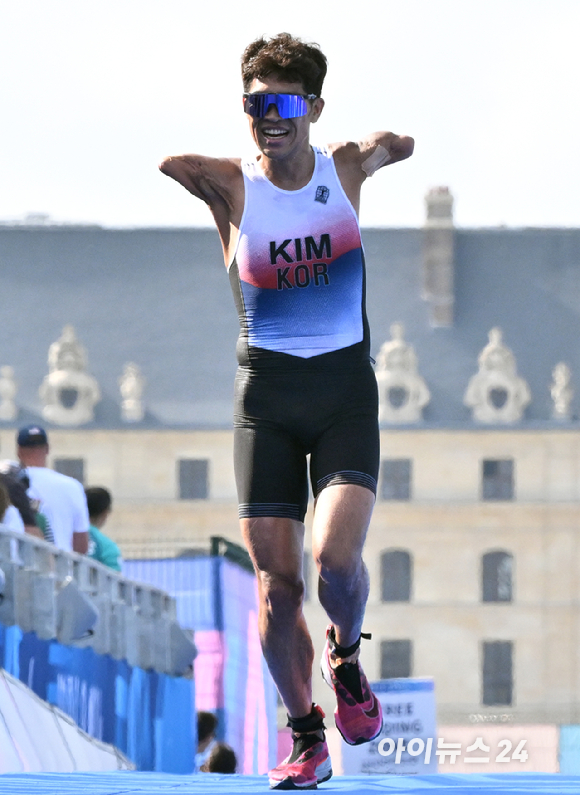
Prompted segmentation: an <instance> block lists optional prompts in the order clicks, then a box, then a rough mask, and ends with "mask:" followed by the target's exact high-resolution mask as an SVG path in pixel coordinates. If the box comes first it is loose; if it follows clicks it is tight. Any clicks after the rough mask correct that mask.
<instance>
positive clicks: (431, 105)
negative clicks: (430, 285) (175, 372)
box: [0, 0, 580, 227]
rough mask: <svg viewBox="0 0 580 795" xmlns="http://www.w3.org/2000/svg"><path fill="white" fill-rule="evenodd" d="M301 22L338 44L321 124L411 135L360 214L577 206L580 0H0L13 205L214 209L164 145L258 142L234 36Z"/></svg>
mask: <svg viewBox="0 0 580 795" xmlns="http://www.w3.org/2000/svg"><path fill="white" fill-rule="evenodd" d="M281 31H288V32H290V33H292V34H294V35H297V36H300V37H302V38H304V39H306V40H308V41H315V42H317V43H318V44H320V46H321V47H322V50H323V51H324V53H325V54H326V55H327V57H328V61H329V71H328V77H327V80H326V83H325V88H324V92H323V96H324V98H325V100H326V106H325V109H324V112H323V115H322V117H321V119H320V121H319V122H318V124H317V125H315V126H314V127H313V128H312V135H311V140H312V142H313V143H327V142H331V141H340V140H358V139H359V138H362V137H363V136H365V135H367V134H368V133H371V132H374V131H377V130H392V131H393V132H396V133H400V134H406V135H411V136H413V138H415V142H416V144H415V154H414V155H413V157H412V158H411V159H410V160H408V161H405V162H403V163H398V164H394V165H392V166H389V167H387V168H385V169H383V170H381V171H379V172H378V173H377V174H375V175H374V176H373V177H372V179H369V180H367V182H366V183H365V186H364V188H363V198H362V203H361V224H362V225H363V226H391V227H409V226H411V227H413V226H420V225H421V224H422V222H423V219H424V213H425V210H424V196H425V193H426V192H427V191H428V190H429V189H430V188H432V187H435V186H440V185H446V186H448V187H449V188H450V190H451V192H452V194H453V196H454V200H455V204H454V213H455V221H456V224H457V225H458V226H463V227H479V226H498V225H505V226H508V227H513V226H515V227H519V226H578V225H579V223H580V221H579V219H580V191H579V187H578V186H579V185H580V158H579V155H578V145H579V141H580V102H579V97H580V65H579V63H580V59H579V57H578V41H579V40H580V0H479V2H476V0H404V2H402V1H401V0H395V1H393V0H356V2H355V1H354V0H350V1H349V2H347V0H333V2H328V1H327V0H285V2H276V3H273V2H271V1H270V2H263V1H262V0H243V1H240V0H222V2H211V0H210V1H209V2H200V0H195V2H194V1H193V0H98V2H96V0H0V73H1V74H2V79H1V80H0V108H1V111H0V113H1V119H2V120H1V124H0V144H1V145H0V221H4V222H6V221H19V220H22V219H24V218H25V217H26V216H27V215H29V214H36V213H43V214H48V215H49V216H50V218H51V219H52V220H54V221H55V222H75V223H97V224H101V225H103V226H109V227H132V226H211V225H212V218H211V215H210V213H209V211H208V209H207V208H206V207H205V205H204V204H203V203H202V202H199V201H198V200H196V199H194V198H193V197H191V196H190V195H189V194H187V192H186V191H185V190H184V189H183V188H181V187H180V186H178V185H177V184H176V183H173V182H172V181H171V180H170V179H168V178H167V177H164V176H163V175H162V174H161V173H160V172H159V171H158V169H157V163H158V162H159V161H160V160H161V158H162V157H163V156H165V155H168V154H180V153H183V152H198V153H201V154H206V155H212V156H231V157H235V156H240V155H243V154H249V153H251V152H252V151H253V149H252V144H251V141H250V138H249V134H248V125H247V121H246V119H245V117H244V114H243V112H242V110H241V100H240V96H241V93H242V87H241V81H240V77H239V63H240V56H241V53H242V51H243V50H244V48H245V46H246V45H247V44H248V43H249V42H250V41H252V40H253V39H255V38H257V37H258V36H262V35H265V36H271V35H275V34H276V33H279V32H281Z"/></svg>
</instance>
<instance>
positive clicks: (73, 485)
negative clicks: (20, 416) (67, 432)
mask: <svg viewBox="0 0 580 795" xmlns="http://www.w3.org/2000/svg"><path fill="white" fill-rule="evenodd" d="M16 442H17V445H18V460H19V461H20V463H21V465H22V466H23V467H25V468H26V474H27V475H28V478H29V481H30V488H29V490H28V495H29V497H31V498H32V499H34V500H38V501H39V502H40V507H41V510H42V512H43V513H44V514H45V515H46V517H47V518H48V521H49V522H50V526H51V528H52V532H53V535H54V543H55V544H56V546H57V547H59V548H60V549H65V550H67V551H69V552H71V551H72V552H78V553H80V554H83V555H84V554H86V552H87V550H88V548H89V524H90V523H89V512H88V510H87V501H86V499H85V492H84V489H83V487H82V485H81V484H80V483H79V481H78V480H75V478H70V477H68V475H63V474H61V473H60V472H55V471H54V470H53V469H49V468H48V467H47V465H46V461H47V458H48V452H49V446H48V436H47V435H46V431H45V430H44V428H41V427H40V426H39V425H27V426H25V427H24V428H21V429H20V430H19V431H18V436H17V439H16Z"/></svg>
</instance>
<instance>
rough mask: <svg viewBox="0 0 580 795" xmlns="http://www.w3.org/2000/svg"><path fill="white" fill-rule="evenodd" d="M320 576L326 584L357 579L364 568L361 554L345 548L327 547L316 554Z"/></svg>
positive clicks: (315, 558)
mask: <svg viewBox="0 0 580 795" xmlns="http://www.w3.org/2000/svg"><path fill="white" fill-rule="evenodd" d="M314 560H315V563H316V567H317V569H318V575H319V577H321V579H323V580H325V581H326V582H330V581H331V580H340V581H347V582H348V581H349V580H351V579H356V578H357V577H358V576H359V575H360V572H361V570H362V569H363V568H364V564H363V562H362V558H361V556H360V554H358V552H357V553H353V552H352V551H351V550H348V549H346V548H344V547H337V546H325V547H321V548H320V549H319V550H317V551H315V552H314Z"/></svg>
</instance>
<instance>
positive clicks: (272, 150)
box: [247, 77, 324, 160]
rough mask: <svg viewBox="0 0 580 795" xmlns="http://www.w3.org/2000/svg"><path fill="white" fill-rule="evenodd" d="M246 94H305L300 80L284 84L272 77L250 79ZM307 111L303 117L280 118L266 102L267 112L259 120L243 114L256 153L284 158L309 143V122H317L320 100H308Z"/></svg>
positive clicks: (320, 109) (297, 151)
mask: <svg viewBox="0 0 580 795" xmlns="http://www.w3.org/2000/svg"><path fill="white" fill-rule="evenodd" d="M249 93H251V94H257V93H268V94H301V95H303V96H304V95H306V93H307V92H306V91H305V90H304V86H303V85H302V83H286V82H283V81H281V80H277V79H276V78H274V77H272V78H269V77H268V78H265V79H264V80H254V81H253V82H252V84H251V86H250V89H249ZM307 104H308V112H307V114H306V115H305V116H296V117H295V118H293V119H282V118H281V117H280V114H279V113H278V109H277V108H276V105H270V107H269V108H268V112H267V113H266V115H265V116H264V117H263V118H261V119H256V118H254V117H253V116H249V115H248V116H247V118H248V121H249V123H250V133H251V135H252V138H253V139H254V142H255V143H256V145H257V147H258V149H259V150H260V152H262V153H263V154H264V155H266V157H269V158H271V159H273V160H281V159H286V158H287V157H291V156H293V155H294V154H297V153H299V152H300V151H301V150H302V149H307V148H309V146H310V143H309V135H310V125H311V124H314V123H315V122H317V121H318V119H319V117H320V114H321V113H322V108H323V107H324V100H323V99H321V98H320V97H318V98H317V99H313V100H308V101H307Z"/></svg>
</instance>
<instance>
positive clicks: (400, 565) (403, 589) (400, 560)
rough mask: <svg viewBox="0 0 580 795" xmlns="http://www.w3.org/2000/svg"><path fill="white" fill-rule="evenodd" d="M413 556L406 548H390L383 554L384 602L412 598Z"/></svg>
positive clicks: (382, 592) (382, 597) (404, 600)
mask: <svg viewBox="0 0 580 795" xmlns="http://www.w3.org/2000/svg"><path fill="white" fill-rule="evenodd" d="M411 581H412V558H411V555H410V554H409V553H408V552H407V551H406V550H404V549H388V550H387V551H386V552H383V554H382V555H381V599H382V601H383V602H409V601H410V600H411Z"/></svg>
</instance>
